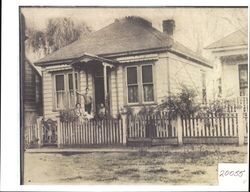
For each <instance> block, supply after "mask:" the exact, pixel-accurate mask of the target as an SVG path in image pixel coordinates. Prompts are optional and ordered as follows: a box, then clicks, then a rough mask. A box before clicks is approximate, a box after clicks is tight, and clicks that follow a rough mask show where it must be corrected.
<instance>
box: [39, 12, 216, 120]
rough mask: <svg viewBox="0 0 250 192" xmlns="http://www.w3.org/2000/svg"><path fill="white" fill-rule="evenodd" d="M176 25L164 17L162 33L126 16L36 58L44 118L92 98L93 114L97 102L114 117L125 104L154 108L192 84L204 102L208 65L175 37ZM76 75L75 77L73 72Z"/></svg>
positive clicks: (133, 106) (142, 20)
mask: <svg viewBox="0 0 250 192" xmlns="http://www.w3.org/2000/svg"><path fill="white" fill-rule="evenodd" d="M174 28H175V23H174V21H173V20H165V21H163V32H160V31H158V30H156V29H155V28H153V27H152V24H151V23H150V22H148V21H146V20H144V19H142V18H138V17H133V16H131V17H126V18H123V19H119V20H118V19H117V20H115V21H114V23H112V24H110V25H108V26H106V27H104V28H102V29H100V30H99V31H96V32H94V33H92V34H90V35H89V36H88V37H87V38H85V39H82V40H78V41H75V42H73V43H72V44H70V45H68V46H65V47H63V48H61V49H59V50H58V51H56V52H54V53H52V54H50V55H48V56H46V57H45V58H43V59H41V60H39V61H37V62H36V63H35V65H37V66H40V67H42V69H43V70H42V71H43V72H42V78H43V107H44V116H45V118H46V119H47V118H54V117H56V116H58V115H59V111H60V110H63V109H68V108H74V106H75V103H76V102H81V103H82V105H83V99H81V97H79V96H78V95H76V94H75V91H74V90H77V91H78V92H81V93H82V94H84V93H85V89H86V88H88V89H89V92H90V94H91V95H92V98H93V112H94V113H95V112H96V110H97V108H98V106H100V104H101V103H103V104H105V105H106V108H107V111H109V112H110V114H111V115H112V116H114V117H116V116H117V115H118V114H119V113H120V111H121V110H122V109H124V108H126V107H128V106H129V107H132V108H137V109H138V108H140V107H142V106H155V105H157V104H160V103H161V102H162V101H163V100H164V98H165V97H166V96H168V95H170V94H173V93H176V92H177V91H179V90H180V86H181V84H186V85H187V86H190V87H192V88H194V89H195V90H196V91H197V93H198V95H199V98H198V99H197V101H199V102H203V103H204V102H206V91H207V90H206V83H207V81H206V79H207V77H208V76H209V73H210V72H211V71H212V66H211V65H210V64H209V63H208V62H207V61H206V60H205V59H203V58H202V57H201V56H199V55H198V54H196V53H194V52H193V51H191V50H190V49H188V48H186V47H185V46H183V45H182V44H180V43H178V42H176V41H174V40H173V39H172V35H173V33H174ZM72 74H75V75H72Z"/></svg>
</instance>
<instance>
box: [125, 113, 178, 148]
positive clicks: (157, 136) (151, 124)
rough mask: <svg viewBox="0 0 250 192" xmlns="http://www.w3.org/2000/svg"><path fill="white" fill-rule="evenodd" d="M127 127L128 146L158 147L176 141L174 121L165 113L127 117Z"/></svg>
mask: <svg viewBox="0 0 250 192" xmlns="http://www.w3.org/2000/svg"><path fill="white" fill-rule="evenodd" d="M127 125H128V144H129V145H138V144H140V145H141V144H142V145H158V144H159V143H166V144H167V143H173V142H176V141H177V140H176V137H177V133H176V126H175V120H174V119H173V118H171V117H170V115H169V114H168V113H165V112H162V113H158V114H150V115H141V114H136V115H128V118H127ZM175 140H176V141H175Z"/></svg>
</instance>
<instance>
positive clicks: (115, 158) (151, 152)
mask: <svg viewBox="0 0 250 192" xmlns="http://www.w3.org/2000/svg"><path fill="white" fill-rule="evenodd" d="M219 162H221V163H243V162H247V146H241V147H238V146H232V145H224V146H218V145H217V146H213V145H210V146H206V145H195V146H192V145H188V146H182V147H173V146H166V147H153V148H137V150H136V151H135V152H122V151H121V152H93V153H92V152H91V153H73V152H72V153H70V152H64V153H27V152H26V153H25V160H24V163H25V169H24V173H25V174H24V182H25V184H171V185H177V184H178V185H180V184H190V185H191V184H206V185H216V184H217V165H218V163H219Z"/></svg>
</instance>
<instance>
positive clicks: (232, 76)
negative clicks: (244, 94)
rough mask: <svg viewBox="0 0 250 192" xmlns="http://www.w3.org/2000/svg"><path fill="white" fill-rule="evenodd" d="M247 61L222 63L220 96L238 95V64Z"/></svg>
mask: <svg viewBox="0 0 250 192" xmlns="http://www.w3.org/2000/svg"><path fill="white" fill-rule="evenodd" d="M247 63H248V61H247V60H245V61H241V62H236V63H233V64H232V63H222V65H221V67H222V73H221V86H222V97H224V98H228V97H238V96H240V84H239V69H238V67H239V64H247Z"/></svg>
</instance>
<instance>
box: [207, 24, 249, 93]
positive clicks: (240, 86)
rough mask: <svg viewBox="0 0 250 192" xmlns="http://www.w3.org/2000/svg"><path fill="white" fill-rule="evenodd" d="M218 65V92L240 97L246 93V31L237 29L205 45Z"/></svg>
mask: <svg viewBox="0 0 250 192" xmlns="http://www.w3.org/2000/svg"><path fill="white" fill-rule="evenodd" d="M206 49H207V50H209V51H211V52H212V54H213V56H214V58H215V59H214V60H215V61H214V62H215V63H217V64H218V65H219V68H220V74H219V78H218V79H217V87H218V94H219V95H220V96H221V97H222V98H225V97H240V96H247V94H248V31H247V27H245V28H242V29H239V30H237V31H235V32H233V33H231V34H229V35H227V36H225V37H224V38H222V39H219V40H218V41H216V42H214V43H212V44H210V45H209V46H207V47H206Z"/></svg>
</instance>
